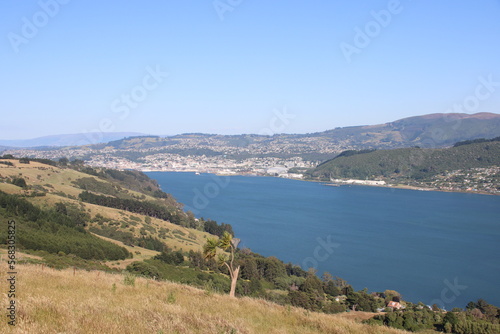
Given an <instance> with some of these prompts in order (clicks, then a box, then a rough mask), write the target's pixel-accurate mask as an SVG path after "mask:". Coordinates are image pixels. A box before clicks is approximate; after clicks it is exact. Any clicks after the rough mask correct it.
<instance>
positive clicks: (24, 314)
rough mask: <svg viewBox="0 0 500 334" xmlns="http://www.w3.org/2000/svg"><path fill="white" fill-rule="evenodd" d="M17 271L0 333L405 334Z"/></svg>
mask: <svg viewBox="0 0 500 334" xmlns="http://www.w3.org/2000/svg"><path fill="white" fill-rule="evenodd" d="M1 265H2V266H4V265H5V263H2V264H1ZM18 271H19V275H18V282H17V290H18V296H17V303H18V309H17V316H18V324H17V326H15V327H9V326H8V325H7V323H6V321H2V322H0V332H2V333H75V334H78V333H82V334H83V333H124V334H126V333H131V334H132V333H134V334H135V333H158V334H159V333H165V334H166V333H169V334H170V333H200V334H201V333H203V334H210V333H214V334H222V333H248V334H250V333H258V334H260V333H283V334H284V333H287V334H289V333H297V334H308V333H339V334H347V333H353V334H354V333H365V334H379V333H380V334H381V333H388V334H391V333H394V334H396V333H406V332H404V331H400V330H396V329H391V328H387V327H380V326H373V325H365V324H360V323H356V322H355V321H353V320H350V319H346V318H344V317H342V316H341V315H326V314H320V313H314V312H308V311H305V310H304V309H299V308H295V307H284V306H279V305H276V304H273V303H270V302H266V301H263V300H258V299H252V298H239V299H234V298H230V297H228V296H227V295H219V294H212V293H209V292H207V291H204V290H200V289H196V288H193V287H189V286H186V285H180V284H175V283H169V282H157V281H153V280H148V279H144V278H136V279H135V281H134V284H133V285H132V281H131V280H127V279H125V276H123V275H121V274H108V273H103V272H96V271H91V272H86V271H76V273H75V274H74V273H73V270H72V269H67V270H61V271H58V270H53V269H50V268H42V267H41V266H35V265H20V266H18ZM125 283H128V284H125ZM0 288H1V289H2V291H5V290H6V288H7V287H6V283H5V282H4V280H2V283H1V285H0ZM4 306H5V307H6V305H5V303H4V302H3V303H2V308H3V309H5V308H4Z"/></svg>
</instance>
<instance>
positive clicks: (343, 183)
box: [139, 169, 500, 196]
mask: <svg viewBox="0 0 500 334" xmlns="http://www.w3.org/2000/svg"><path fill="white" fill-rule="evenodd" d="M139 171H141V172H174V173H203V174H214V175H218V176H248V177H274V178H281V179H287V180H294V181H304V182H317V183H324V185H325V186H330V187H336V186H365V187H380V188H393V189H405V190H416V191H438V192H447V193H462V194H476V195H491V196H500V193H491V192H485V191H473V190H461V189H438V188H427V187H421V186H420V187H417V186H411V185H406V184H400V183H398V184H393V183H384V184H382V183H379V181H378V180H356V181H361V182H357V183H355V182H351V183H348V182H346V181H347V180H341V179H339V180H336V181H320V180H311V179H304V178H285V177H280V176H275V175H270V174H269V175H265V174H263V175H261V174H257V173H236V172H234V173H233V172H216V171H206V170H205V171H199V170H194V169H193V170H162V169H156V170H155V169H140V170H139ZM366 181H368V182H366Z"/></svg>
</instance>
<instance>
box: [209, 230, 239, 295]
mask: <svg viewBox="0 0 500 334" xmlns="http://www.w3.org/2000/svg"><path fill="white" fill-rule="evenodd" d="M239 243H240V239H238V238H233V237H232V236H231V234H229V233H228V232H224V234H223V235H222V237H221V238H220V239H219V240H217V239H214V238H208V239H207V243H206V244H205V245H204V246H203V256H204V257H205V259H213V258H214V257H216V256H217V260H218V263H219V266H221V267H222V266H224V265H225V266H226V267H227V269H228V270H229V275H230V276H231V290H230V291H229V296H230V297H234V294H235V292H236V281H237V280H238V274H239V273H240V266H237V267H235V264H234V253H235V251H236V248H237V247H238V244H239ZM217 249H221V250H223V251H225V252H227V251H228V250H229V252H230V255H229V256H227V255H226V254H225V253H219V254H217Z"/></svg>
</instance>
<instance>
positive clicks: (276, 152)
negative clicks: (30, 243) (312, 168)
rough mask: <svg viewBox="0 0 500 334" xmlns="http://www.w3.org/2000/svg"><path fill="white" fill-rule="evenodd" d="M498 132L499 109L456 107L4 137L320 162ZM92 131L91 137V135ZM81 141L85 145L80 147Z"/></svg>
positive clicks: (154, 152) (46, 152) (98, 155)
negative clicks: (459, 110) (329, 122)
mask: <svg viewBox="0 0 500 334" xmlns="http://www.w3.org/2000/svg"><path fill="white" fill-rule="evenodd" d="M498 136H500V115H498V114H493V113H478V114H473V115H469V114H456V113H455V114H429V115H423V116H415V117H409V118H404V119H401V120H397V121H394V122H390V123H385V124H379V125H365V126H351V127H343V128H335V129H333V130H327V131H323V132H316V133H308V134H275V135H272V136H269V135H267V136H266V135H255V134H242V135H217V134H202V133H191V134H180V135H176V136H168V137H166V136H150V135H140V134H138V133H99V134H87V135H85V134H79V135H62V136H50V137H42V138H38V139H33V140H27V141H0V145H4V146H11V147H13V146H16V147H38V148H37V149H36V150H31V151H30V152H13V153H15V154H18V155H27V156H31V157H41V158H51V159H53V158H58V157H61V156H65V157H68V158H71V157H73V158H79V159H83V160H85V161H90V160H92V159H94V160H96V161H94V162H95V163H97V160H99V161H101V162H103V161H107V160H109V159H108V158H111V157H113V158H120V159H126V161H128V162H134V163H140V164H143V163H144V162H145V161H146V160H147V161H150V162H152V161H153V160H154V161H157V162H159V161H164V160H165V159H166V156H165V154H167V155H169V154H170V155H175V156H180V157H199V158H200V159H202V160H203V159H205V158H206V159H209V158H214V159H232V160H233V161H243V160H246V159H253V158H263V159H267V158H278V159H293V158H296V157H300V158H302V159H304V160H305V161H312V162H320V161H325V160H328V159H331V158H333V157H335V156H337V155H338V154H339V153H340V152H343V151H345V150H363V149H394V148H407V147H416V146H418V147H421V148H443V147H449V146H452V145H453V144H454V143H456V142H459V141H464V140H474V139H479V138H487V139H491V138H494V137H498ZM89 137H90V138H91V140H89V139H88V138H89ZM96 143H99V144H96ZM90 144H92V145H90ZM78 145H85V146H81V147H75V146H78ZM40 146H45V147H40ZM47 146H50V147H47ZM57 147H59V148H60V149H57ZM68 148H71V150H68ZM0 151H7V152H9V150H5V149H3V150H2V148H1V147H0ZM11 151H15V150H11ZM56 151H57V152H56ZM11 153H12V152H11ZM171 158H173V157H172V156H170V158H168V159H171ZM197 159H198V158H197ZM200 159H198V160H200ZM124 161H125V160H124ZM101 162H99V163H101ZM128 162H127V163H128ZM199 162H201V160H200V161H199ZM206 162H207V161H205V162H203V164H204V163H206ZM250 162H251V161H250ZM112 166H114V167H116V166H115V165H112ZM128 166H129V167H128V168H134V167H131V166H132V165H128ZM148 166H150V165H148Z"/></svg>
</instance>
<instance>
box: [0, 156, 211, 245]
mask: <svg viewBox="0 0 500 334" xmlns="http://www.w3.org/2000/svg"><path fill="white" fill-rule="evenodd" d="M8 161H10V162H11V163H12V164H14V166H7V165H3V164H0V176H3V177H19V176H22V177H23V178H24V179H25V180H26V183H27V184H28V185H30V186H35V185H39V186H43V187H45V188H46V189H47V190H48V191H49V192H48V193H47V194H46V196H43V197H33V198H28V200H29V201H30V202H32V203H33V204H35V205H38V206H49V207H50V206H53V205H54V204H55V203H57V202H64V203H72V204H77V205H80V203H82V202H80V201H78V200H75V199H71V198H68V197H64V196H60V195H59V193H64V194H66V195H70V196H73V197H74V198H78V195H79V194H80V193H81V192H82V190H81V189H79V188H78V187H76V186H75V185H74V184H72V181H75V180H78V179H80V178H89V177H91V178H95V179H96V180H97V181H99V182H105V183H106V182H108V181H106V180H102V179H99V178H97V177H94V176H92V175H88V174H84V173H81V172H78V171H75V170H72V169H69V168H58V167H52V166H49V165H45V164H41V163H38V162H33V161H32V162H30V163H29V164H21V163H19V161H18V160H17V159H12V160H8ZM46 184H50V185H51V187H47V186H45V185H46ZM0 190H2V191H5V192H6V193H9V194H20V195H22V194H25V193H26V191H25V190H23V189H22V188H20V187H17V186H15V185H12V184H8V183H0ZM128 194H129V195H135V196H141V195H142V194H141V193H138V192H135V191H133V190H128ZM146 200H150V201H154V200H155V199H154V198H153V197H151V196H146ZM82 204H83V207H84V208H85V210H87V212H88V213H89V214H90V216H91V217H95V215H97V214H100V215H101V216H103V217H105V218H107V219H110V220H114V221H121V220H123V219H124V218H126V217H130V216H134V217H137V218H139V219H140V221H142V223H141V222H139V223H138V224H137V226H135V232H133V234H134V235H135V236H136V237H140V232H139V231H140V228H141V227H142V226H143V225H145V223H144V221H145V216H144V215H140V214H135V213H130V212H125V211H123V210H117V209H113V208H107V207H103V206H99V205H94V204H89V203H82ZM90 225H92V224H90ZM94 225H95V224H94ZM150 225H151V226H153V227H155V228H156V229H157V230H159V229H160V228H165V229H168V230H170V231H171V232H173V231H180V232H182V233H183V234H185V236H184V237H182V236H180V235H179V234H177V235H176V234H173V233H169V234H168V235H167V238H166V239H165V240H163V241H164V242H165V243H166V244H167V245H168V246H169V247H171V248H172V249H174V250H177V249H180V250H182V251H184V252H189V251H190V250H193V251H201V250H202V247H203V244H205V242H206V238H207V237H209V236H210V234H208V233H205V232H201V231H198V230H194V229H187V228H184V227H182V226H179V225H175V224H172V223H170V222H167V221H164V220H161V219H156V218H151V224H150ZM129 232H130V231H129ZM188 235H191V236H193V238H192V239H191V238H188V237H187V236H188ZM152 236H153V237H158V233H155V234H153V235H152ZM140 251H141V253H142V250H140ZM134 252H135V250H133V251H132V253H134Z"/></svg>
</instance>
